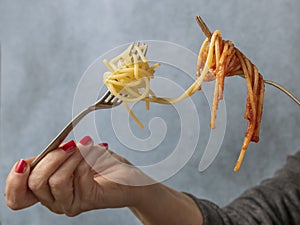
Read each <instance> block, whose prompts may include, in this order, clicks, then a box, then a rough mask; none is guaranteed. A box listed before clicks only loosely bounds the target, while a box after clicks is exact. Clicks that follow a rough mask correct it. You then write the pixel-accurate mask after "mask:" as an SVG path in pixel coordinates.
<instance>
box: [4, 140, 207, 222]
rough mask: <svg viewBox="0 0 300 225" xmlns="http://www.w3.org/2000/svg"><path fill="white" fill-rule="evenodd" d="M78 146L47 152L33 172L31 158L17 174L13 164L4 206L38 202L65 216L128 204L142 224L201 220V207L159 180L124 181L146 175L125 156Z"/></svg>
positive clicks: (103, 149)
mask: <svg viewBox="0 0 300 225" xmlns="http://www.w3.org/2000/svg"><path fill="white" fill-rule="evenodd" d="M76 145H77V147H74V149H72V150H71V151H63V150H62V149H60V148H59V149H56V150H54V151H52V152H50V153H49V154H48V155H46V156H45V157H44V158H43V159H42V160H41V161H40V162H39V163H38V164H37V166H36V167H35V168H34V169H33V170H32V171H31V170H30V166H29V165H30V162H31V161H32V160H33V159H34V158H30V159H27V160H25V161H26V163H25V164H26V165H25V168H24V171H23V170H22V171H21V172H20V171H18V172H17V171H16V170H17V166H18V163H16V164H15V165H14V166H13V168H12V169H11V171H10V173H9V175H8V177H7V181H6V203H7V205H8V207H10V208H11V209H13V210H19V209H23V208H27V207H29V206H32V205H34V204H36V203H38V202H40V203H41V204H42V205H44V206H45V207H47V208H48V209H49V210H51V211H52V212H54V213H57V214H65V215H67V216H76V215H78V214H80V213H82V212H85V211H89V210H97V209H105V208H122V207H128V208H129V209H130V210H131V211H132V212H133V213H134V215H135V216H136V217H137V218H138V219H139V220H140V221H141V223H142V224H147V225H154V224H155V225H157V224H164V225H169V224H170V225H176V224H180V225H182V224H185V225H194V224H195V225H196V224H197V225H199V224H200V225H201V224H203V218H202V215H201V212H200V210H199V208H198V207H197V205H196V204H195V203H194V201H193V200H192V199H191V198H190V197H188V196H187V195H185V194H183V193H181V192H178V191H176V190H173V189H171V188H169V187H167V186H165V185H163V184H160V183H153V184H151V185H142V186H132V185H124V183H126V182H127V183H129V184H130V183H132V181H133V179H134V181H136V180H139V179H140V180H147V179H149V180H150V178H148V177H147V176H146V175H145V174H143V172H142V171H140V170H139V169H137V168H135V167H133V166H131V167H128V166H125V165H128V164H129V162H128V161H127V160H125V159H124V158H122V157H120V156H119V155H117V154H115V153H113V152H111V151H108V150H106V149H105V148H103V147H100V146H98V145H94V144H93V143H92V141H91V142H90V143H88V144H86V145H82V144H80V143H77V144H76ZM111 159H118V160H111ZM96 171H97V172H96ZM101 174H103V175H101ZM104 174H105V175H104ZM110 177H111V178H113V179H112V180H111V179H108V178H110ZM117 180H120V181H122V182H115V181H117ZM120 183H123V184H120Z"/></svg>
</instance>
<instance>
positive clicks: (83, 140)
mask: <svg viewBox="0 0 300 225" xmlns="http://www.w3.org/2000/svg"><path fill="white" fill-rule="evenodd" d="M91 142H92V138H90V136H85V137H84V138H82V139H81V140H80V141H79V143H80V144H82V145H88V144H90V143H91Z"/></svg>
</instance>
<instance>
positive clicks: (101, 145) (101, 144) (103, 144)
mask: <svg viewBox="0 0 300 225" xmlns="http://www.w3.org/2000/svg"><path fill="white" fill-rule="evenodd" d="M98 145H99V146H100V147H103V148H105V149H106V150H107V149H108V144H107V143H106V142H103V143H100V144H98Z"/></svg>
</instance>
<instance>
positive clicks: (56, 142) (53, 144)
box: [30, 106, 95, 169]
mask: <svg viewBox="0 0 300 225" xmlns="http://www.w3.org/2000/svg"><path fill="white" fill-rule="evenodd" d="M94 109H95V107H94V106H91V107H88V108H86V109H85V110H83V111H81V112H80V113H79V114H78V115H77V116H76V117H74V118H73V119H72V120H71V121H70V122H69V123H68V124H67V125H66V126H65V128H64V129H62V131H61V132H60V133H59V134H58V135H57V136H56V137H55V138H54V139H53V140H52V141H51V143H50V144H49V145H48V146H47V147H46V148H45V149H44V150H43V151H42V152H41V153H40V154H39V155H38V156H37V157H36V158H35V159H34V160H33V161H32V162H31V164H30V168H31V169H33V168H34V167H35V166H36V165H37V164H38V162H39V161H40V160H41V159H42V158H44V156H45V155H47V154H48V153H49V152H51V151H53V150H55V149H57V148H58V147H59V145H60V144H61V143H62V142H63V140H65V139H66V137H67V136H68V135H69V134H70V132H71V131H72V130H73V128H74V127H75V126H76V125H77V124H78V123H79V122H80V121H81V119H82V118H83V117H84V116H86V115H87V114H88V113H90V112H92V111H93V110H94Z"/></svg>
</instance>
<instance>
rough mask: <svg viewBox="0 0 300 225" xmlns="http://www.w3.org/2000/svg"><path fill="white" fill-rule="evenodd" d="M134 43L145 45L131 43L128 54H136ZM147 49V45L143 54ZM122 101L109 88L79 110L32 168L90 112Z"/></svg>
mask: <svg viewBox="0 0 300 225" xmlns="http://www.w3.org/2000/svg"><path fill="white" fill-rule="evenodd" d="M134 45H137V46H141V45H145V44H142V43H140V42H137V43H132V44H131V49H130V53H129V54H136V52H134V51H133V48H134ZM146 51H147V45H146V48H145V50H144V51H143V54H144V55H145V54H146ZM121 103H122V101H121V100H120V99H118V98H117V97H115V96H114V95H113V94H112V93H111V92H110V91H109V90H108V91H106V93H105V94H104V95H103V96H102V97H101V98H100V99H99V100H98V101H97V102H96V103H94V104H93V105H91V106H89V107H87V108H86V109H84V110H83V111H81V112H80V113H79V114H78V115H77V116H75V117H74V118H73V119H72V120H71V121H70V122H69V123H68V124H67V125H66V126H65V128H64V129H62V131H61V132H60V133H59V134H58V135H57V136H56V137H55V138H54V139H53V140H52V141H51V143H50V144H49V145H48V146H47V147H46V148H45V149H44V150H43V151H42V152H41V153H40V154H39V155H38V156H37V157H36V158H35V159H34V160H33V161H32V162H31V164H30V167H31V169H33V168H34V167H35V166H36V165H37V164H38V162H39V161H40V160H41V159H42V158H43V157H44V156H45V155H47V154H48V153H49V152H51V151H53V150H54V149H57V148H58V147H59V145H60V144H61V143H62V142H63V141H64V140H65V139H66V137H67V136H68V135H69V134H70V132H71V131H72V130H73V128H74V127H75V126H76V125H77V124H78V123H79V122H80V121H81V120H82V119H83V118H84V117H85V116H86V115H87V114H89V113H90V112H93V111H95V110H98V109H110V108H112V107H116V106H118V105H120V104H121Z"/></svg>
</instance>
